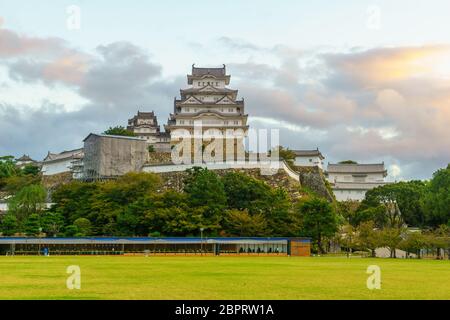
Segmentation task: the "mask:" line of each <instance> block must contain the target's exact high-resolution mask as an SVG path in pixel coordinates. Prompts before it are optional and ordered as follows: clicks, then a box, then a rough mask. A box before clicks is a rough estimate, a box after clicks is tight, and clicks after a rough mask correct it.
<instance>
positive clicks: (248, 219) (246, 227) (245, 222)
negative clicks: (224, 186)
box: [224, 209, 267, 237]
mask: <svg viewBox="0 0 450 320" xmlns="http://www.w3.org/2000/svg"><path fill="white" fill-rule="evenodd" d="M224 220H225V221H224V229H225V231H226V233H227V234H229V235H232V236H239V237H257V236H263V235H265V234H266V229H267V221H266V219H265V218H264V216H263V215H262V214H259V213H258V214H255V215H251V214H249V213H248V211H247V210H242V211H241V210H236V209H233V210H228V211H226V213H225V219H224Z"/></svg>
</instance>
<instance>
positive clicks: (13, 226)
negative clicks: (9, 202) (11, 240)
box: [0, 213, 19, 236]
mask: <svg viewBox="0 0 450 320" xmlns="http://www.w3.org/2000/svg"><path fill="white" fill-rule="evenodd" d="M18 229H19V224H18V223H17V218H16V217H15V216H14V215H13V214H10V213H9V214H7V215H5V216H4V217H3V218H2V221H1V224H0V230H1V232H2V234H3V235H4V236H12V235H14V234H15V233H16V232H18Z"/></svg>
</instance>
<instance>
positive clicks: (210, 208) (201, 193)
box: [184, 167, 227, 229]
mask: <svg viewBox="0 0 450 320" xmlns="http://www.w3.org/2000/svg"><path fill="white" fill-rule="evenodd" d="M187 173H188V176H187V177H186V179H185V181H184V191H185V192H186V193H187V194H188V197H189V202H190V204H191V205H192V206H194V207H204V218H205V224H208V225H215V226H216V227H214V229H217V228H219V227H220V226H219V223H220V219H221V213H222V212H223V210H224V209H225V208H226V205H227V196H226V194H225V190H224V185H223V183H222V181H221V179H220V178H219V176H218V175H217V174H216V173H214V172H212V171H210V170H208V169H206V168H205V169H202V168H198V167H197V168H193V169H189V170H187Z"/></svg>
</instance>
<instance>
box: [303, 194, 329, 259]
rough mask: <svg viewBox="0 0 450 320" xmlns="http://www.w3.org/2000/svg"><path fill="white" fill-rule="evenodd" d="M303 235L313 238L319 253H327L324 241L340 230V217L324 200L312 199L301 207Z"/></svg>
mask: <svg viewBox="0 0 450 320" xmlns="http://www.w3.org/2000/svg"><path fill="white" fill-rule="evenodd" d="M299 214H300V217H301V220H302V234H303V235H304V236H308V237H311V238H312V240H313V241H314V242H315V243H316V244H317V247H318V249H319V252H321V253H325V250H324V248H323V240H324V238H326V237H332V236H334V235H335V234H336V232H337V230H338V217H337V215H336V213H335V211H334V209H333V207H332V206H331V204H330V203H329V202H328V201H326V200H325V199H322V198H312V199H309V200H306V201H304V202H302V203H301V204H300V206H299Z"/></svg>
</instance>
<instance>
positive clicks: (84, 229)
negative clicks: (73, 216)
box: [73, 218, 92, 237]
mask: <svg viewBox="0 0 450 320" xmlns="http://www.w3.org/2000/svg"><path fill="white" fill-rule="evenodd" d="M73 225H74V226H76V227H77V230H78V234H77V235H78V236H81V237H85V236H88V235H90V233H91V227H92V226H91V222H90V221H89V220H88V219H86V218H78V219H77V220H75V221H74V222H73Z"/></svg>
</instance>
